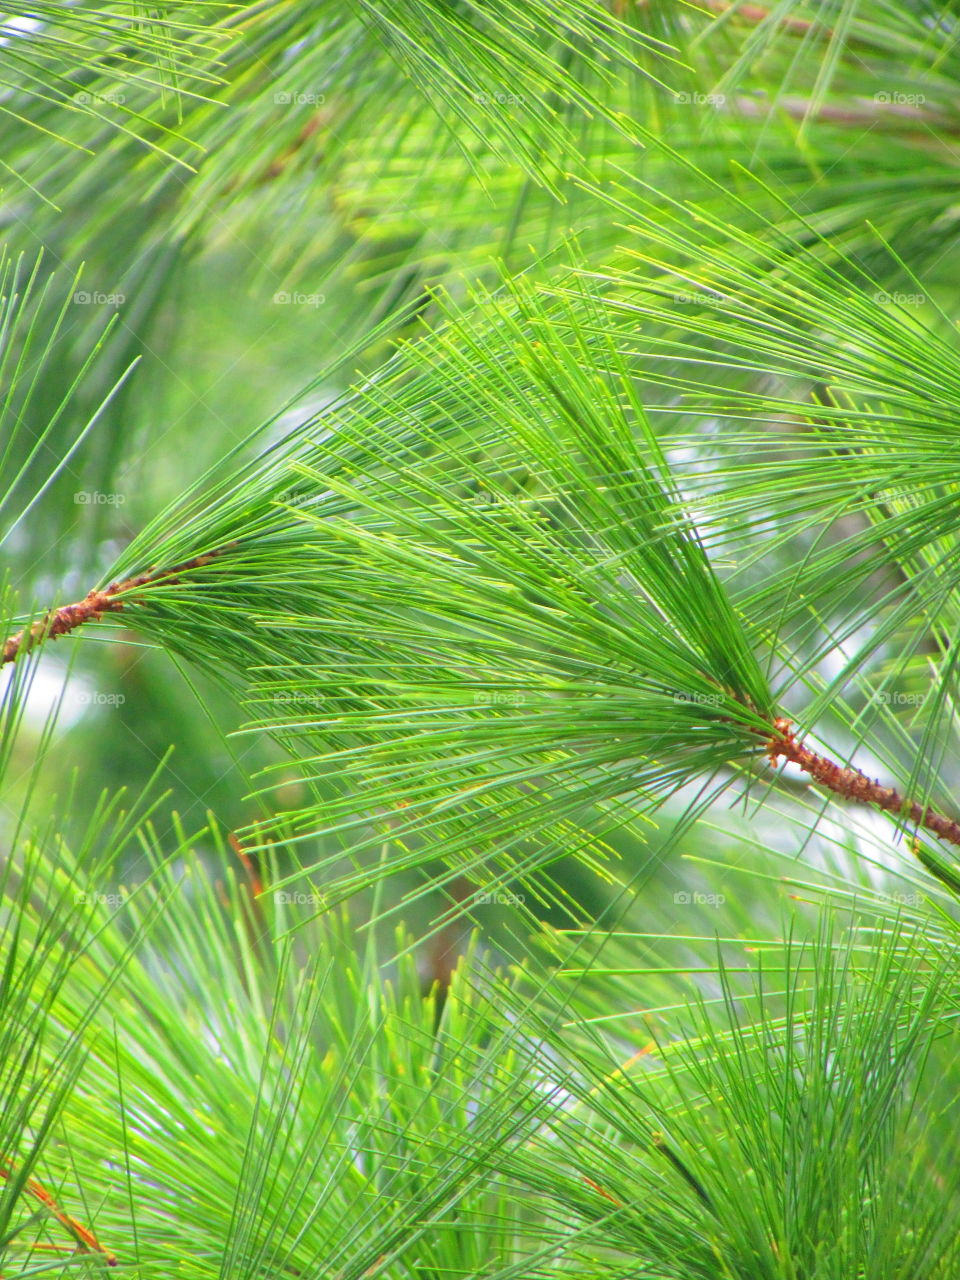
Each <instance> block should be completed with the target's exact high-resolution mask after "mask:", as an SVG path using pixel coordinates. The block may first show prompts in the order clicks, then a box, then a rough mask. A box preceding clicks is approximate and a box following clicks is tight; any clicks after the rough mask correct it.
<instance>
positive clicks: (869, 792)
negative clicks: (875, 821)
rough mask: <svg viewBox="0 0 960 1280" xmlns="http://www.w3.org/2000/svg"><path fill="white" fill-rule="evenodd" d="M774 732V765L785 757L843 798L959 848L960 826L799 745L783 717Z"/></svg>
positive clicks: (769, 747)
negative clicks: (891, 815)
mask: <svg viewBox="0 0 960 1280" xmlns="http://www.w3.org/2000/svg"><path fill="white" fill-rule="evenodd" d="M773 729H774V732H773V734H772V735H771V737H770V739H769V740H768V742H767V754H768V755H769V757H770V762H771V764H776V763H777V761H778V760H779V759H780V758H781V757H782V758H783V759H784V760H789V761H791V763H793V764H796V765H799V766H800V768H801V769H803V771H804V772H805V773H808V774H809V775H810V776H811V778H813V780H814V781H815V782H819V783H820V785H821V786H823V787H826V788H827V790H828V791H832V792H833V793H834V795H838V796H842V797H843V799H844V800H854V801H857V802H858V803H859V804H872V805H875V806H876V807H877V808H878V809H884V810H886V812H887V813H896V814H899V815H900V816H901V817H904V818H909V819H910V820H911V821H912V822H914V823H916V825H917V826H918V827H924V828H925V829H926V830H927V831H932V832H933V833H934V835H937V836H939V837H940V839H941V840H946V841H948V842H949V843H950V844H956V845H960V823H958V822H956V821H955V820H954V819H953V818H948V817H947V816H946V815H945V814H942V813H938V812H937V811H936V810H935V809H931V808H930V806H929V805H926V806H924V805H920V804H918V803H917V801H916V800H910V799H909V798H908V797H906V796H902V795H901V794H900V792H899V791H897V789H896V788H895V787H885V786H883V785H882V784H881V783H879V782H875V781H874V780H872V779H871V778H868V777H867V776H866V774H865V773H861V772H860V770H859V769H853V768H850V766H849V765H846V766H845V765H839V764H836V763H835V762H834V761H833V760H830V759H829V758H828V757H827V756H821V755H818V754H817V752H816V751H812V750H811V749H810V748H809V747H806V746H804V744H803V743H802V742H798V741H797V739H796V737H795V736H794V732H793V727H792V725H791V723H790V721H789V720H786V719H784V718H783V717H780V718H778V719H777V720H775V721H774V722H773Z"/></svg>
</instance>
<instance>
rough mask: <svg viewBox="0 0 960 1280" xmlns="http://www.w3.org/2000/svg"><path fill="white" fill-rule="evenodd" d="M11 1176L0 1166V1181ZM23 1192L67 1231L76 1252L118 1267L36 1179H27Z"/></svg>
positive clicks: (89, 1232) (8, 1170)
mask: <svg viewBox="0 0 960 1280" xmlns="http://www.w3.org/2000/svg"><path fill="white" fill-rule="evenodd" d="M12 1176H13V1172H12V1170H11V1169H10V1168H8V1167H7V1166H6V1165H3V1164H0V1179H3V1180H4V1181H5V1182H8V1181H9V1180H10V1178H11V1177H12ZM24 1190H25V1191H26V1192H27V1193H28V1194H29V1195H31V1196H33V1198H34V1200H39V1202H40V1203H41V1204H42V1205H43V1207H44V1208H45V1209H46V1210H47V1212H48V1213H50V1214H52V1216H53V1217H54V1218H56V1219H57V1221H58V1222H59V1223H60V1225H61V1226H63V1227H65V1228H66V1229H67V1231H69V1233H70V1235H71V1236H73V1238H74V1240H75V1241H76V1246H77V1247H76V1251H77V1252H79V1253H98V1254H99V1255H100V1256H101V1257H102V1258H103V1260H104V1262H106V1264H107V1266H108V1267H115V1266H117V1265H118V1263H117V1256H116V1254H114V1253H111V1252H110V1250H109V1249H105V1248H104V1247H103V1245H102V1244H101V1243H100V1241H99V1240H98V1239H97V1237H96V1236H95V1235H94V1234H93V1232H92V1231H91V1230H90V1229H89V1227H85V1226H84V1225H83V1223H82V1222H78V1221H77V1219H76V1218H72V1217H71V1216H70V1214H68V1213H64V1211H63V1210H62V1209H61V1208H60V1206H59V1205H58V1204H57V1202H56V1200H54V1198H53V1196H52V1195H51V1194H50V1192H49V1191H47V1190H46V1188H45V1187H44V1186H43V1184H42V1183H40V1182H38V1181H37V1179H36V1178H27V1181H26V1183H25V1184H24Z"/></svg>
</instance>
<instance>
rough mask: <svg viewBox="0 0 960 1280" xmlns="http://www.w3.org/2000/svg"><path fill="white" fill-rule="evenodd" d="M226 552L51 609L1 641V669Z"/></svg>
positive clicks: (144, 575)
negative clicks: (132, 595) (142, 589)
mask: <svg viewBox="0 0 960 1280" xmlns="http://www.w3.org/2000/svg"><path fill="white" fill-rule="evenodd" d="M231 545H233V544H231ZM225 550H226V547H221V548H219V549H218V550H216V551H209V552H207V554H206V555H202V556H194V557H193V559H192V560H185V561H184V562H183V564H178V565H174V566H173V567H172V568H170V569H157V568H153V569H148V570H147V571H146V573H138V574H136V575H135V576H134V577H132V578H124V579H123V581H122V582H112V583H111V584H110V586H109V587H103V588H102V589H94V590H93V591H90V592H88V593H87V595H86V596H85V597H84V598H83V599H82V600H80V601H78V602H77V603H76V604H65V605H61V606H60V608H59V609H53V610H51V612H49V613H48V614H47V615H46V616H45V617H44V618H42V619H41V620H40V621H39V622H35V623H34V624H33V626H32V627H25V628H24V629H23V630H22V631H18V632H17V633H16V635H13V636H10V637H9V638H8V639H7V640H5V641H4V644H3V657H2V659H0V666H3V665H4V664H5V663H7V662H16V660H17V658H18V657H19V655H20V654H21V653H29V652H30V650H31V649H34V648H35V647H36V646H37V645H38V644H42V643H43V641H44V640H56V638H57V636H65V635H68V634H69V633H70V632H71V631H75V630H76V629H77V627H81V626H83V624H84V623H85V622H90V621H95V622H99V620H100V619H101V617H102V616H103V615H104V614H105V613H118V612H119V611H120V610H121V609H123V608H124V606H125V605H126V604H130V603H131V601H129V600H123V599H121V597H122V596H124V595H125V594H126V593H128V592H130V591H135V590H137V588H139V587H149V586H154V585H155V584H156V583H158V582H163V583H165V584H166V585H167V586H170V585H172V584H173V583H176V582H179V581H180V579H181V578H182V577H183V575H184V574H186V573H189V571H190V570H191V569H199V568H200V567H201V565H205V564H209V563H210V561H211V560H215V559H216V557H217V556H219V555H222V554H223V552H224V551H225Z"/></svg>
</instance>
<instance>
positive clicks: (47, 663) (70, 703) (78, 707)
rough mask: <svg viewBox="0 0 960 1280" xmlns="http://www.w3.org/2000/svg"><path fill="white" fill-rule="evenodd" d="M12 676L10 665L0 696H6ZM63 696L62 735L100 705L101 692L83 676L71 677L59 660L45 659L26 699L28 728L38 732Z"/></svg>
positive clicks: (37, 668)
mask: <svg viewBox="0 0 960 1280" xmlns="http://www.w3.org/2000/svg"><path fill="white" fill-rule="evenodd" d="M13 674H14V664H13V663H8V664H7V665H6V666H5V667H4V668H3V672H2V675H0V680H2V685H0V690H2V694H0V696H5V694H6V690H7V686H8V684H9V682H10V680H12V679H13ZM61 697H62V699H63V701H62V702H61V703H60V712H59V715H58V716H57V730H58V732H60V733H63V732H65V731H66V730H68V729H70V728H72V727H73V726H74V725H75V724H77V723H78V722H79V721H80V720H81V719H82V718H83V717H84V715H86V714H87V713H88V712H89V711H90V709H91V707H95V706H96V705H97V702H98V691H97V688H96V686H95V685H94V684H92V683H91V682H90V681H89V680H87V679H85V678H84V677H83V676H82V675H79V674H78V673H76V672H74V673H73V674H72V675H69V676H68V675H67V670H66V667H65V666H64V664H63V663H62V662H61V661H59V660H58V659H57V658H54V657H46V656H42V657H41V658H40V659H39V661H38V662H37V664H36V666H35V668H34V671H33V674H32V677H31V680H30V687H29V689H28V690H27V693H26V698H25V700H24V705H23V718H24V724H25V726H26V727H27V728H29V729H33V730H35V731H36V732H38V733H39V732H40V731H41V730H42V729H43V727H44V725H45V724H46V723H47V720H48V719H49V717H50V715H51V714H52V712H53V710H54V708H55V707H56V706H57V704H58V702H60V699H61Z"/></svg>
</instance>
